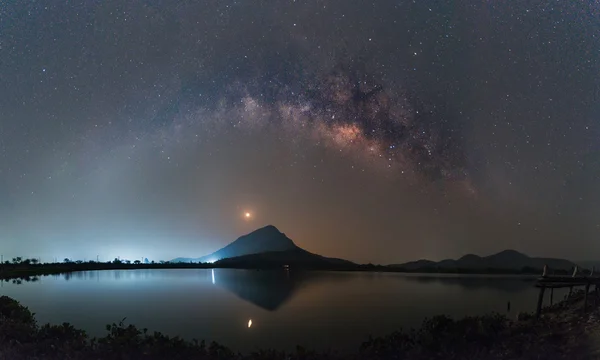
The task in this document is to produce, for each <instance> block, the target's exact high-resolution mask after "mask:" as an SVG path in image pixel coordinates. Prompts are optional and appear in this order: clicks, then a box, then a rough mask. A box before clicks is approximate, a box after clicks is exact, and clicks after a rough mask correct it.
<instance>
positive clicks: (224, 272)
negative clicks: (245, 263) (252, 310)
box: [213, 269, 349, 311]
mask: <svg viewBox="0 0 600 360" xmlns="http://www.w3.org/2000/svg"><path fill="white" fill-rule="evenodd" d="M213 274H214V278H213V282H214V283H215V285H218V286H221V287H223V288H225V289H227V290H229V291H231V292H232V293H234V294H235V295H237V296H239V297H240V298H241V299H243V300H246V301H248V302H251V303H252V304H254V305H256V306H259V307H261V308H263V309H265V310H269V311H275V310H277V309H278V308H280V307H281V306H282V305H283V304H285V303H286V302H287V301H289V300H290V299H291V298H292V297H293V296H294V294H295V293H296V292H297V291H299V290H301V289H303V288H305V287H306V286H307V285H308V284H312V283H316V282H319V281H321V280H323V279H328V280H330V281H331V280H339V281H342V280H343V279H348V278H349V277H348V276H332V275H331V274H327V273H320V272H314V271H312V272H294V271H285V270H269V271H263V270H234V269H214V270H213Z"/></svg>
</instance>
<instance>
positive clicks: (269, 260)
mask: <svg viewBox="0 0 600 360" xmlns="http://www.w3.org/2000/svg"><path fill="white" fill-rule="evenodd" d="M216 264H217V265H219V266H223V267H234V268H249V269H258V268H279V267H282V266H284V265H289V266H290V267H293V268H305V269H333V268H336V267H338V268H349V267H355V266H356V264H354V263H353V262H351V261H347V260H342V259H335V258H328V257H325V256H321V255H316V254H312V253H310V252H308V251H306V250H303V249H301V248H299V247H296V249H293V250H288V251H270V252H264V253H260V254H252V255H244V256H238V257H233V258H227V259H223V260H219V261H217V263H216Z"/></svg>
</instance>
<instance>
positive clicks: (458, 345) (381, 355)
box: [0, 293, 600, 360]
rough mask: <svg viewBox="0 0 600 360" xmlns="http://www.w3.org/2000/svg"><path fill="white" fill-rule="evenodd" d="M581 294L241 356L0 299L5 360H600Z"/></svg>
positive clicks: (597, 326)
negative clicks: (511, 313)
mask: <svg viewBox="0 0 600 360" xmlns="http://www.w3.org/2000/svg"><path fill="white" fill-rule="evenodd" d="M581 299H582V293H578V294H575V295H574V296H573V297H572V298H571V299H569V300H566V301H563V302H561V303H559V304H556V305H554V306H553V307H550V308H547V309H545V312H544V313H543V316H542V318H541V319H539V320H534V319H533V318H532V317H531V316H530V315H527V314H521V316H519V317H520V319H519V320H516V321H512V320H509V319H507V318H505V317H504V316H501V315H487V316H481V317H467V318H464V319H461V320H452V319H450V318H448V317H445V316H437V317H434V318H432V319H428V320H425V321H424V322H423V326H422V327H421V329H419V330H411V331H399V332H396V333H393V334H390V335H389V336H385V337H382V338H375V339H368V340H367V341H365V342H364V343H363V344H362V345H361V344H357V352H356V354H355V355H350V356H348V355H344V356H342V355H339V354H335V353H322V352H313V351H308V350H305V349H301V348H298V349H297V351H296V352H295V353H283V352H278V351H273V350H263V351H260V352H256V353H252V354H246V355H242V354H238V353H234V352H233V351H231V350H229V349H228V348H226V347H224V346H222V345H219V344H216V343H210V344H205V343H204V342H187V341H184V340H182V339H180V338H177V337H168V336H165V335H162V334H160V333H153V334H148V333H147V332H146V331H145V330H143V329H138V328H136V327H135V326H134V325H127V324H124V323H123V322H121V323H119V324H114V323H113V324H112V325H107V327H106V328H107V334H106V335H105V336H104V337H102V338H93V339H89V338H88V337H87V336H86V334H85V332H84V331H82V330H78V329H75V328H74V327H73V326H71V325H69V324H62V325H43V326H39V325H38V324H37V323H36V321H35V318H34V314H32V313H31V312H30V311H29V310H28V309H27V308H26V307H23V306H21V305H20V304H19V303H18V302H17V301H15V300H14V299H11V298H9V297H6V296H3V297H0V359H61V360H62V359H236V360H237V359H257V360H258V359H261V360H262V359H367V360H370V359H597V358H600V352H599V349H600V322H599V321H598V319H599V318H600V317H599V316H600V312H599V310H598V309H599V308H598V306H595V305H596V304H594V306H592V307H591V309H590V310H589V311H588V312H587V313H583V311H582V308H581V306H582V305H581V303H582V301H581Z"/></svg>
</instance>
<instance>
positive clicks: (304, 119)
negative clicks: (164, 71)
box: [161, 66, 474, 191]
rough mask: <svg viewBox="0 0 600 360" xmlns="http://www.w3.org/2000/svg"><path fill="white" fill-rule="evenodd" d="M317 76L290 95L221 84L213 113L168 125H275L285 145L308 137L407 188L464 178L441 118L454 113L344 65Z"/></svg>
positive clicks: (455, 142)
mask: <svg viewBox="0 0 600 360" xmlns="http://www.w3.org/2000/svg"><path fill="white" fill-rule="evenodd" d="M319 75H320V76H319ZM319 75H315V76H313V77H312V78H311V79H308V80H306V81H303V82H302V83H301V85H300V86H295V88H296V90H291V89H290V88H291V86H287V85H286V84H283V83H281V82H280V81H276V80H273V79H271V80H264V79H261V80H257V79H253V80H250V81H247V82H243V81H239V82H235V83H234V84H235V85H231V86H226V91H224V94H223V95H221V96H222V97H221V98H220V99H219V101H218V103H219V104H221V106H219V107H218V109H216V110H215V109H213V110H207V109H202V110H198V109H196V110H195V111H194V112H192V113H193V114H195V115H188V116H186V117H185V121H183V122H177V121H175V125H173V124H171V127H175V128H177V127H178V126H179V127H181V126H182V123H183V124H185V126H187V127H191V128H194V129H196V131H200V132H209V131H214V128H215V125H216V124H215V123H221V125H222V126H225V127H230V128H238V129H241V130H244V129H245V130H249V131H256V130H257V129H260V128H263V127H265V126H276V127H279V128H280V131H281V132H282V134H283V135H285V136H286V137H288V140H293V139H294V138H298V137H304V138H310V139H313V141H314V143H315V144H317V145H320V146H329V147H332V148H333V149H334V150H340V151H347V152H349V153H351V154H352V155H353V156H355V157H356V158H357V161H359V162H361V163H363V164H366V166H373V167H385V168H389V169H391V170H390V171H394V172H396V173H397V174H399V175H402V176H401V178H403V179H404V180H406V181H408V182H411V183H414V184H415V185H418V183H419V182H420V181H422V180H425V181H437V180H446V181H469V179H468V173H467V169H466V163H465V162H466V157H465V154H464V153H463V151H464V150H463V147H462V146H463V144H462V143H461V136H462V135H461V134H460V128H459V124H460V122H459V121H457V120H456V119H453V120H454V121H452V122H450V121H449V117H452V116H456V114H449V113H448V112H445V113H444V112H443V110H442V109H440V110H438V105H437V104H436V103H435V102H432V101H431V100H429V99H428V100H426V101H429V103H428V102H423V100H419V99H416V98H415V96H414V94H411V93H410V91H409V90H408V89H402V88H397V89H394V88H388V87H387V86H386V85H384V83H383V82H382V81H377V80H375V79H374V78H373V76H368V75H369V74H365V73H360V72H358V71H352V70H350V69H348V68H347V67H345V66H337V67H335V68H333V69H330V71H328V72H324V73H323V74H319ZM261 81H264V83H263V82H261ZM273 84H275V85H273ZM268 85H270V86H268ZM265 88H268V91H269V96H265V91H264V90H265ZM440 108H441V106H440ZM444 110H445V109H444ZM167 125H168V124H167ZM453 126H454V127H453ZM171 127H169V126H167V128H168V129H170V128H171ZM220 130H221V131H226V130H227V129H226V128H225V129H223V127H221V128H220ZM181 131H182V130H181V129H180V128H179V129H178V130H176V132H178V133H180V132H181ZM188 133H189V132H188ZM161 134H162V135H161V136H170V135H164V131H161ZM166 141H167V142H168V141H171V139H170V138H167V139H166ZM470 190H471V191H474V190H473V189H472V188H470Z"/></svg>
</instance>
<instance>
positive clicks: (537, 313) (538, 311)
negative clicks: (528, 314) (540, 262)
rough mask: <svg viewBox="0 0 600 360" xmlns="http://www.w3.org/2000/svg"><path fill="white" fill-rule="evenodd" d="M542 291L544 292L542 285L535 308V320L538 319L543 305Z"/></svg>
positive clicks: (544, 288)
mask: <svg viewBox="0 0 600 360" xmlns="http://www.w3.org/2000/svg"><path fill="white" fill-rule="evenodd" d="M544 291H546V287H545V286H543V285H542V287H541V288H540V295H539V296H538V302H537V308H536V311H535V317H536V318H537V319H539V318H540V315H541V314H542V305H543V303H544Z"/></svg>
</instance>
